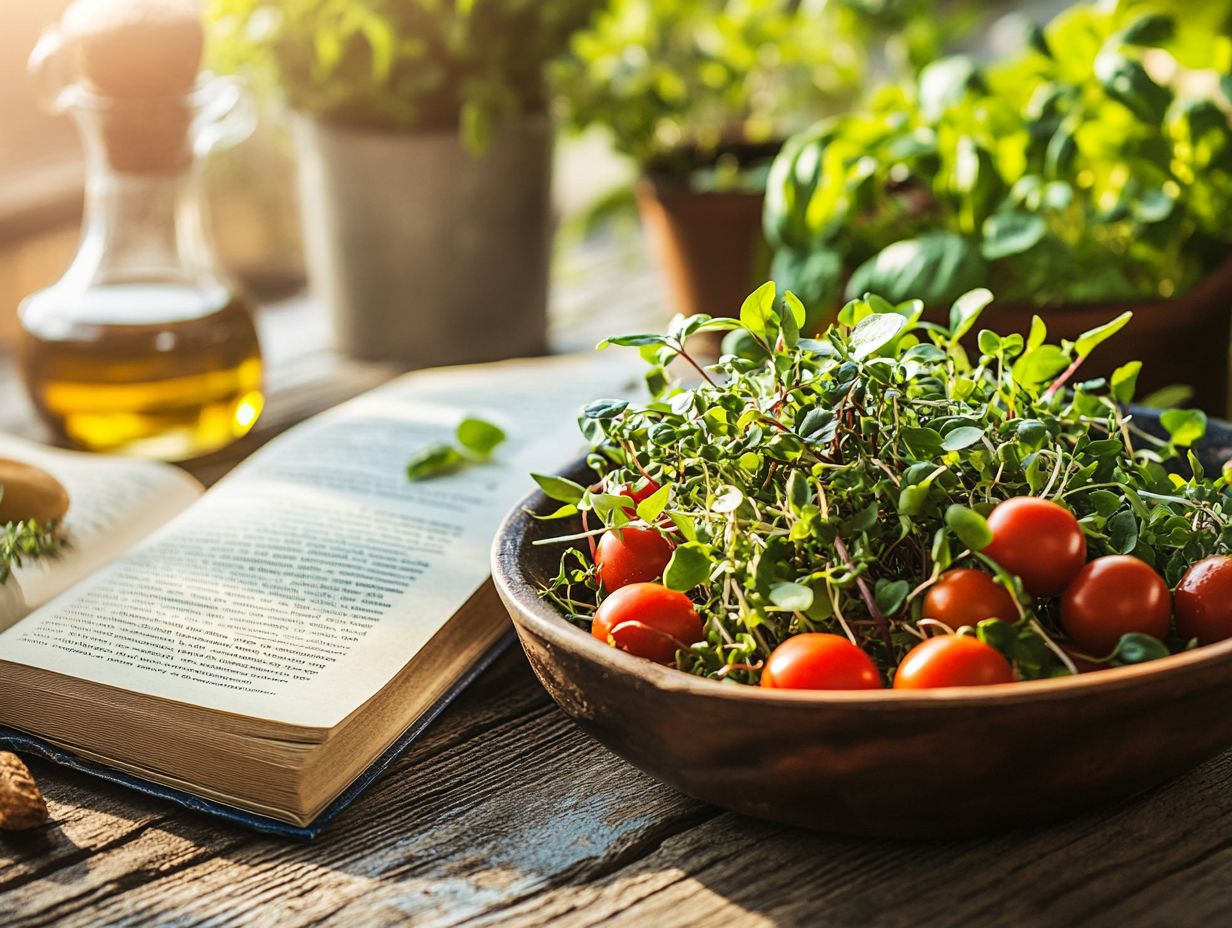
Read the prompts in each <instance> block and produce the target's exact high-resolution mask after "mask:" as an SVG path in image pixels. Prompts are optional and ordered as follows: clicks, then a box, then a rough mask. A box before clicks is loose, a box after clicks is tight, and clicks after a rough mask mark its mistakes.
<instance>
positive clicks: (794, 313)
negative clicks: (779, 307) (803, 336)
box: [783, 290, 808, 329]
mask: <svg viewBox="0 0 1232 928" xmlns="http://www.w3.org/2000/svg"><path fill="white" fill-rule="evenodd" d="M783 303H784V305H785V306H786V307H787V310H788V313H789V314H790V315H791V317H792V319H794V320H795V322H796V328H797V329H801V328H803V327H804V322H805V320H806V319H807V318H808V313H806V312H805V310H804V304H803V303H801V302H800V298H799V297H798V296H796V295H795V294H794V293H792V292H791V291H790V290H788V291H787V292H786V293H784V294H783Z"/></svg>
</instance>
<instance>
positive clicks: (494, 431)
mask: <svg viewBox="0 0 1232 928" xmlns="http://www.w3.org/2000/svg"><path fill="white" fill-rule="evenodd" d="M455 437H456V438H457V440H458V444H459V445H461V446H462V448H463V450H464V451H466V452H469V453H470V454H471V455H472V456H474V457H477V458H480V459H482V458H487V457H488V456H490V455H491V454H492V452H493V451H495V450H496V448H497V447H498V446H499V445H500V444H501V442H503V441H504V440H505V438H506V436H505V430H504V429H502V428H501V427H500V426H498V425H494V424H493V423H491V422H487V421H485V420H483V419H476V418H475V417H473V416H468V417H467V418H465V419H463V420H462V421H461V422H459V423H458V428H457V431H456V433H455Z"/></svg>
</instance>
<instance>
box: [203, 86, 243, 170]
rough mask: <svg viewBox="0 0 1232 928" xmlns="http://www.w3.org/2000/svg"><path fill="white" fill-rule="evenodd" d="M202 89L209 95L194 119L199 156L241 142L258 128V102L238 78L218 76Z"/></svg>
mask: <svg viewBox="0 0 1232 928" xmlns="http://www.w3.org/2000/svg"><path fill="white" fill-rule="evenodd" d="M202 89H204V90H205V91H206V94H207V96H206V99H205V101H204V102H203V103H202V104H201V105H200V107H199V108H198V110H197V114H196V116H195V117H194V118H193V153H194V154H195V155H197V157H202V156H204V155H207V154H209V153H210V152H211V151H213V150H215V149H216V148H221V147H228V148H229V147H231V146H232V145H237V144H239V143H240V142H242V141H244V139H246V138H248V136H250V135H252V132H253V130H254V129H255V128H256V127H257V107H256V104H255V103H254V102H253V99H252V97H251V96H250V95H249V94H248V92H247V91H246V90H245V89H244V86H243V85H242V84H241V83H240V82H239V81H238V80H236V79H235V78H233V77H214V78H210V79H209V82H208V83H207V84H205V86H204V88H202Z"/></svg>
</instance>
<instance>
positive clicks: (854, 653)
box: [761, 632, 881, 690]
mask: <svg viewBox="0 0 1232 928" xmlns="http://www.w3.org/2000/svg"><path fill="white" fill-rule="evenodd" d="M761 685H762V686H764V687H767V688H768V689H778V690H876V689H880V688H881V674H879V673H878V672H877V665H876V664H874V663H873V661H872V658H870V657H869V656H868V655H867V654H865V653H864V652H863V651H861V650H860V649H859V648H857V647H856V646H855V645H854V644H852V643H851V642H850V641H848V640H847V639H846V638H843V637H841V636H840V635H825V634H821V633H820V632H808V633H806V634H803V635H794V636H792V637H791V638H788V639H787V640H786V641H784V642H783V643H782V644H780V645H779V646H778V647H777V648H775V649H774V651H773V652H771V654H770V657H769V658H767V659H766V666H765V667H763V668H762V671H761Z"/></svg>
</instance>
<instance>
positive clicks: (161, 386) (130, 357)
mask: <svg viewBox="0 0 1232 928" xmlns="http://www.w3.org/2000/svg"><path fill="white" fill-rule="evenodd" d="M58 291H59V288H56V287H53V288H51V289H50V290H45V291H42V292H40V293H36V294H34V295H33V296H31V297H29V298H28V299H27V300H26V301H25V302H24V303H23V304H22V306H21V309H20V316H21V323H22V330H23V334H22V341H21V363H22V372H23V374H24V377H25V380H26V386H27V388H28V390H29V393H30V397H31V399H32V400H33V402H34V404H35V406H36V407H37V408H38V410H39V412H40V413H41V414H42V415H43V416H44V418H45V419H46V420H47V421H48V422H49V423H50V424H51V425H52V426H53V427H54V428H55V429H56V430H57V431H58V432H59V433H60V434H61V436H62V437H63V438H64V439H66V440H67V441H69V442H70V443H72V444H73V445H76V446H78V447H80V448H84V449H87V450H90V451H104V452H122V453H126V454H136V455H141V456H145V457H154V458H161V459H164V460H182V459H185V458H189V457H195V456H197V455H201V454H206V453H209V452H210V451H214V450H217V449H219V448H222V447H223V446H225V445H227V444H229V443H231V442H232V441H234V440H235V439H237V438H239V437H240V436H242V435H244V434H245V433H246V432H248V430H249V429H251V428H252V426H253V424H254V423H255V422H256V420H257V417H258V416H259V415H260V414H261V409H262V406H263V403H264V400H263V396H262V392H261V353H260V349H259V347H258V344H257V333H256V329H255V327H254V325H253V321H252V314H251V312H250V310H249V308H248V306H247V305H246V304H245V303H244V302H243V301H242V300H240V299H238V298H236V297H235V296H234V295H233V294H230V293H229V292H228V291H227V290H226V289H224V288H222V287H220V286H218V287H211V288H209V289H207V290H204V291H203V290H198V289H195V288H190V287H187V286H182V285H179V286H177V285H176V284H169V283H164V284H128V285H124V284H113V285H108V286H101V287H94V288H91V289H89V290H87V291H85V292H84V293H76V294H73V295H72V296H71V297H70V296H68V295H67V294H64V293H63V292H62V291H60V292H58ZM65 300H69V301H70V302H71V303H72V305H65Z"/></svg>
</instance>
